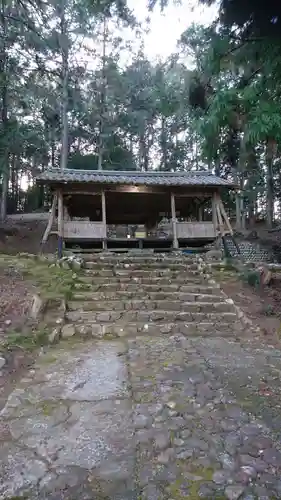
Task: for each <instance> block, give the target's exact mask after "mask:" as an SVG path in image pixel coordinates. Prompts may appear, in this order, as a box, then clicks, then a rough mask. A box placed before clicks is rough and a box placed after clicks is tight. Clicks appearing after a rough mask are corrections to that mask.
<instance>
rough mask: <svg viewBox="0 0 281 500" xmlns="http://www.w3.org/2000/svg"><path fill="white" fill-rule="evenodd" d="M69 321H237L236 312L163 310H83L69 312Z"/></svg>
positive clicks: (66, 315)
mask: <svg viewBox="0 0 281 500" xmlns="http://www.w3.org/2000/svg"><path fill="white" fill-rule="evenodd" d="M65 317H66V319H67V321H70V322H75V323H76V322H93V323H95V322H98V323H110V322H113V321H122V323H131V322H139V321H141V322H147V323H149V322H151V321H152V322H155V323H157V322H164V321H167V322H169V323H174V322H177V321H179V322H192V321H194V322H199V323H201V322H202V321H203V322H206V321H207V322H213V324H215V323H219V322H234V321H236V320H237V314H236V313H235V312H219V311H216V312H210V313H206V312H195V311H193V312H190V311H169V310H164V311H162V310H161V309H158V310H145V309H144V310H130V311H128V310H121V311H117V310H115V311H114V310H112V309H108V310H104V311H86V310H83V309H82V308H81V310H68V311H67V312H66V314H65Z"/></svg>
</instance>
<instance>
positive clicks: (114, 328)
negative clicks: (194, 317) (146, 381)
mask: <svg viewBox="0 0 281 500" xmlns="http://www.w3.org/2000/svg"><path fill="white" fill-rule="evenodd" d="M242 329H243V326H242V324H241V322H240V321H239V320H236V321H233V322H232V323H231V324H230V323H225V322H221V323H217V324H215V325H214V323H213V322H200V323H197V324H195V323H194V322H186V323H184V322H170V323H167V322H165V323H163V322H159V323H145V322H135V323H134V322H129V323H126V324H125V323H121V322H114V323H104V324H100V323H93V322H92V323H83V324H82V323H76V324H75V325H73V328H70V329H69V331H72V332H73V330H74V331H75V333H76V334H77V335H81V336H83V337H97V338H102V337H104V336H106V335H109V336H114V337H126V336H137V335H138V334H144V333H146V334H149V335H159V334H182V335H186V336H188V337H191V336H197V335H198V336H206V337H208V336H212V337H215V336H223V337H225V336H235V335H236V334H237V333H241V331H242ZM66 330H67V329H66Z"/></svg>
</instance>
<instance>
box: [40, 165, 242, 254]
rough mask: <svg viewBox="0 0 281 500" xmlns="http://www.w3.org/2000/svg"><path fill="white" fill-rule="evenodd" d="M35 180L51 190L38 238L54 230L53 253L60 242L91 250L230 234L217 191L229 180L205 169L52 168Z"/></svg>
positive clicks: (170, 244) (174, 244) (197, 242)
mask: <svg viewBox="0 0 281 500" xmlns="http://www.w3.org/2000/svg"><path fill="white" fill-rule="evenodd" d="M37 182H38V183H39V184H41V185H42V184H44V185H46V186H48V187H49V188H50V189H51V191H52V193H53V204H52V209H51V211H50V218H49V222H48V226H47V228H46V231H45V234H44V237H43V243H44V242H45V241H46V240H47V238H48V235H49V234H50V233H51V232H52V233H54V232H55V233H56V234H57V235H58V240H59V253H61V251H62V245H63V244H65V245H66V246H69V245H75V246H81V247H82V246H83V245H84V246H86V247H88V248H92V249H97V250H98V249H106V248H108V249H118V250H121V249H124V250H125V249H127V248H133V247H140V248H148V247H149V248H155V249H157V248H159V249H160V248H161V250H164V249H168V248H179V247H186V246H201V245H205V244H207V243H210V242H212V241H214V239H215V238H216V237H217V236H218V235H219V234H222V235H223V234H226V233H230V234H232V229H231V225H230V223H229V220H228V217H227V214H226V212H225V209H224V207H223V203H222V200H221V192H222V190H225V189H228V190H229V189H231V188H232V189H233V188H234V186H233V185H232V184H231V183H229V182H228V181H226V180H224V179H221V178H219V177H216V176H214V175H212V174H211V173H209V172H205V171H204V172H203V171H200V172H158V171H150V172H135V171H134V172H132V171H131V172H128V171H126V172H125V171H124V172H121V171H112V172H110V171H97V170H95V171H94V170H70V169H66V170H64V171H62V170H60V169H57V168H56V169H48V170H45V171H44V172H43V173H41V174H40V175H39V176H38V178H37ZM54 224H55V227H54ZM53 229H54V230H53Z"/></svg>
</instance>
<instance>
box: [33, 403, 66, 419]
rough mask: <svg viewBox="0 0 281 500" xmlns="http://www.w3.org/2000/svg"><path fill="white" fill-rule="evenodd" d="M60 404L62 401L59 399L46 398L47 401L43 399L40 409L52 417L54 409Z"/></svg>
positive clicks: (45, 414) (45, 415) (46, 415)
mask: <svg viewBox="0 0 281 500" xmlns="http://www.w3.org/2000/svg"><path fill="white" fill-rule="evenodd" d="M60 405H61V402H60V401H59V402H57V401H48V400H45V401H41V402H40V404H39V405H38V406H39V409H40V411H41V413H42V415H44V417H50V416H51V415H53V413H54V411H55V410H56V409H57V408H58V406H60Z"/></svg>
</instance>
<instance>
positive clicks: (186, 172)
mask: <svg viewBox="0 0 281 500" xmlns="http://www.w3.org/2000/svg"><path fill="white" fill-rule="evenodd" d="M53 171H55V172H60V173H65V172H67V173H69V174H70V173H83V174H89V175H93V174H96V175H109V176H110V175H117V176H118V175H140V176H141V175H143V176H145V177H147V176H148V175H160V176H162V175H163V176H171V177H172V176H173V175H175V176H181V175H190V174H191V175H204V176H207V175H210V176H213V173H212V172H211V171H210V170H181V171H177V172H171V171H163V170H162V171H161V170H148V171H145V172H143V171H140V170H88V169H82V168H66V169H65V170H63V171H61V169H60V167H50V168H46V169H45V170H44V172H53Z"/></svg>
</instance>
